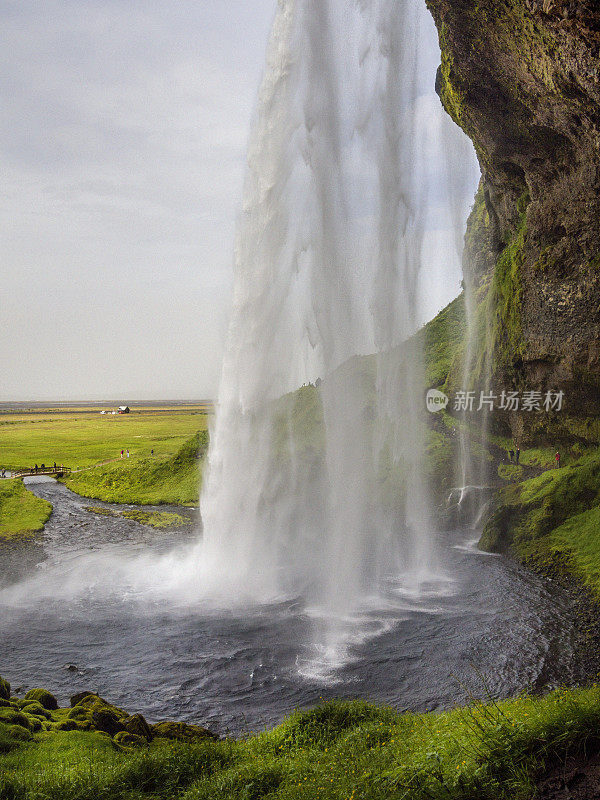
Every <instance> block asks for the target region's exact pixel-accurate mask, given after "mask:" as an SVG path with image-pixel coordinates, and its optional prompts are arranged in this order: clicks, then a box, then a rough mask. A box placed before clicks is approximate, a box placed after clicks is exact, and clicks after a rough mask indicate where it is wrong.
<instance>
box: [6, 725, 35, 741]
mask: <svg viewBox="0 0 600 800" xmlns="http://www.w3.org/2000/svg"><path fill="white" fill-rule="evenodd" d="M8 735H9V736H10V738H11V739H15V740H16V741H17V742H29V741H31V740H32V739H33V736H32V734H31V731H30V730H28V729H27V728H24V727H23V726H22V725H10V726H9V727H8Z"/></svg>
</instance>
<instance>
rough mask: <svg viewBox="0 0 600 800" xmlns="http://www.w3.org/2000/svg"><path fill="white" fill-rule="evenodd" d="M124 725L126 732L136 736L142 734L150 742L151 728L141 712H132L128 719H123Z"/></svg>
mask: <svg viewBox="0 0 600 800" xmlns="http://www.w3.org/2000/svg"><path fill="white" fill-rule="evenodd" d="M123 724H124V727H125V731H126V732H127V733H132V734H135V735H136V736H142V737H143V738H144V739H146V740H147V741H148V742H151V741H152V739H153V737H154V735H153V733H152V728H151V727H150V725H148V723H147V722H146V720H145V719H144V717H143V716H142V715H141V714H133V715H132V716H130V717H129V718H128V719H126V720H125V722H124V723H123Z"/></svg>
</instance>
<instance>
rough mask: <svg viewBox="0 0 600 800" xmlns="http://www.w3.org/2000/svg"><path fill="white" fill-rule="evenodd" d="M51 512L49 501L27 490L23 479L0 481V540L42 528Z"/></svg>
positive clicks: (24, 534) (29, 533)
mask: <svg viewBox="0 0 600 800" xmlns="http://www.w3.org/2000/svg"><path fill="white" fill-rule="evenodd" d="M51 513H52V506H51V505H50V503H48V502H47V501H46V500H42V499H41V498H40V497H36V496H35V495H34V494H32V493H31V492H30V491H28V490H27V489H26V488H25V486H23V481H20V480H3V481H0V540H2V539H12V538H16V537H19V536H28V535H31V534H33V533H36V532H38V531H41V530H43V528H44V524H45V523H46V522H47V521H48V519H49V517H50V514H51Z"/></svg>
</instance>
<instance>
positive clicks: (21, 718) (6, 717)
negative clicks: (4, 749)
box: [0, 708, 29, 729]
mask: <svg viewBox="0 0 600 800" xmlns="http://www.w3.org/2000/svg"><path fill="white" fill-rule="evenodd" d="M0 722H3V723H4V724H5V725H21V726H22V727H23V728H27V729H29V718H28V716H27V714H24V713H23V712H22V711H18V710H17V709H16V708H0Z"/></svg>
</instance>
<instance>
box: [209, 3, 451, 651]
mask: <svg viewBox="0 0 600 800" xmlns="http://www.w3.org/2000/svg"><path fill="white" fill-rule="evenodd" d="M435 46H436V39H435V29H434V27H433V24H432V22H431V20H430V19H429V17H428V14H427V11H426V9H425V6H424V4H423V3H422V2H421V0H359V1H358V2H350V0H279V3H278V10H277V14H276V18H275V22H274V26H273V31H272V35H271V40H270V43H269V47H268V54H267V67H266V72H265V76H264V80H263V84H262V87H261V90H260V96H259V104H258V110H257V113H256V118H255V122H254V127H253V132H252V136H251V141H250V146H249V156H248V173H247V179H246V184H245V191H244V203H243V212H242V216H241V220H240V223H239V230H238V240H237V246H236V259H235V285H234V304H233V312H232V320H231V327H230V332H229V338H228V344H227V350H226V355H225V360H224V366H223V375H222V383H221V389H220V395H219V402H218V411H217V418H216V423H215V426H214V430H213V432H212V443H211V449H210V455H209V471H208V475H207V477H206V479H205V484H204V489H203V493H202V500H201V509H202V517H203V524H204V539H203V542H202V543H201V545H199V549H198V559H197V563H198V564H199V573H200V574H199V578H198V581H199V583H200V584H201V586H202V591H206V592H209V593H210V592H214V593H217V594H223V595H225V596H235V597H238V598H249V599H253V600H256V601H268V600H272V599H273V598H277V597H282V596H290V595H292V596H293V595H295V594H302V595H303V596H304V597H305V598H307V599H308V601H309V603H312V604H314V606H315V607H316V608H317V609H319V610H320V613H322V614H324V615H325V616H327V617H328V618H330V619H331V618H337V619H343V618H345V617H347V616H348V615H351V614H352V613H353V612H355V611H356V610H357V609H360V608H361V606H363V605H364V604H365V603H368V602H369V600H370V599H371V600H372V598H373V597H374V596H378V595H379V596H380V595H381V594H382V593H385V592H386V591H388V590H389V588H390V586H394V585H402V586H404V587H410V588H411V589H412V590H418V588H419V586H420V585H422V584H423V582H424V581H428V580H430V579H431V578H432V577H433V576H434V575H435V573H436V563H435V547H434V536H433V534H432V529H431V522H430V518H429V507H428V499H427V490H426V481H425V479H424V475H423V465H422V456H423V452H424V431H423V427H424V422H423V416H424V413H426V412H425V405H424V378H423V374H422V369H423V368H422V363H421V362H422V359H421V353H420V346H419V341H418V339H417V338H414V337H413V338H411V337H412V335H413V334H414V333H415V331H416V330H417V329H418V327H419V325H420V324H421V323H422V322H423V321H424V320H423V311H422V299H423V295H424V293H427V292H428V291H430V286H429V285H428V281H434V280H435V272H434V271H432V267H431V265H430V264H425V266H424V258H423V254H424V250H425V241H426V239H427V231H428V230H431V229H435V228H436V226H437V227H440V225H441V224H442V223H440V222H439V219H441V218H442V217H443V218H444V220H445V222H444V223H443V224H445V225H446V226H447V227H449V226H451V227H454V228H455V229H457V230H458V229H460V228H461V227H462V224H463V219H462V214H463V212H462V206H461V203H462V199H461V200H456V198H455V197H453V196H452V181H451V180H450V179H449V178H448V176H449V175H450V176H453V175H454V176H455V175H459V176H460V172H461V169H462V168H463V164H462V162H461V159H462V154H461V153H460V147H461V146H463V145H462V144H460V145H459V147H458V150H457V149H456V148H455V149H454V150H452V148H451V150H452V157H451V158H449V159H448V158H446V145H447V144H448V141H449V140H452V145H454V144H456V142H459V143H460V142H462V139H461V138H460V137H458V138H457V136H456V133H454V132H453V131H452V130H451V126H452V124H451V123H450V122H449V120H443V119H442V116H441V110H440V109H436V110H435V112H432V111H431V109H428V108H427V107H426V104H424V101H423V97H424V95H425V92H426V91H430V85H431V83H430V82H432V81H433V76H432V75H431V74H430V73H429V72H427V70H426V69H425V68H424V64H423V58H424V55H423V52H424V51H426V50H427V48H428V47H429V48H431V47H434V48H435ZM425 86H426V88H425ZM434 165H435V166H434ZM460 183H461V179H460V177H459V178H457V179H456V180H455V184H454V185H455V186H459V185H460ZM459 207H461V210H460V211H457V209H458V208H459ZM436 215H437V217H436ZM436 219H437V221H436ZM430 251H431V247H430ZM428 269H429V273H428V272H427V270H428ZM369 352H376V353H378V355H377V356H371V357H365V356H361V354H365V353H369ZM307 383H310V385H308V386H307V385H305V384H307ZM299 387H301V388H299ZM334 638H335V637H334ZM325 646H327V645H325Z"/></svg>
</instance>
